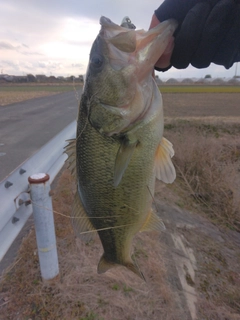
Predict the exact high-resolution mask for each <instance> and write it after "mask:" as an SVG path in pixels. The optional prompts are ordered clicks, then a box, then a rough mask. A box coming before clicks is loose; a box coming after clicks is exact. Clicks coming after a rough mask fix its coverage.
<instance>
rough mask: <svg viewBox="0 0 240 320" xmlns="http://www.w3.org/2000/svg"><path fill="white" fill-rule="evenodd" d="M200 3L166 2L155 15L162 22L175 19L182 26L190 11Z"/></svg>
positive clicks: (184, 0) (183, 0)
mask: <svg viewBox="0 0 240 320" xmlns="http://www.w3.org/2000/svg"><path fill="white" fill-rule="evenodd" d="M198 2H199V1H198V0H165V1H164V2H163V3H162V4H161V5H160V7H159V8H158V9H157V10H155V15H156V17H157V18H158V20H159V21H161V22H162V21H164V20H167V19H171V18H173V19H176V20H177V21H178V23H180V24H181V23H182V21H183V20H184V18H185V16H186V14H187V13H188V11H189V10H190V9H191V8H192V7H194V6H195V5H196V4H197V3H198Z"/></svg>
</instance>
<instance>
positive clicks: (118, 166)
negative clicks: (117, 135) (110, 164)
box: [114, 140, 137, 187]
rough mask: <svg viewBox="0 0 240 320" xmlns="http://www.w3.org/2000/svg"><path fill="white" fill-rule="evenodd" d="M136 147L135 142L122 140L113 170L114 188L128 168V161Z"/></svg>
mask: <svg viewBox="0 0 240 320" xmlns="http://www.w3.org/2000/svg"><path fill="white" fill-rule="evenodd" d="M136 145H137V141H135V142H130V141H128V140H124V141H123V142H122V144H121V146H120V148H119V150H118V153H117V157H116V161H115V168H114V187H117V186H118V185H119V183H120V182H121V180H122V177H123V174H124V172H125V170H126V169H127V167H128V164H129V161H130V159H131V157H132V154H133V152H134V150H135V147H136Z"/></svg>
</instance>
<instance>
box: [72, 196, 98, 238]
mask: <svg viewBox="0 0 240 320" xmlns="http://www.w3.org/2000/svg"><path fill="white" fill-rule="evenodd" d="M71 219H72V225H73V229H74V232H75V234H76V236H78V237H80V238H81V239H82V240H83V241H84V242H86V243H87V242H89V241H91V240H92V238H93V236H94V235H95V233H96V232H95V231H96V230H95V228H94V227H93V225H92V223H91V222H90V220H89V218H88V216H87V214H86V212H85V209H84V208H83V205H82V202H81V200H80V197H79V194H78V192H76V194H75V197H74V201H73V208H72V213H71Z"/></svg>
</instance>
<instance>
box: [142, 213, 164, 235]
mask: <svg viewBox="0 0 240 320" xmlns="http://www.w3.org/2000/svg"><path fill="white" fill-rule="evenodd" d="M164 230H166V227H165V225H164V223H163V221H162V219H160V218H159V217H158V216H157V214H156V213H155V212H154V211H153V210H152V209H151V211H150V212H149V214H148V216H147V219H146V221H145V222H144V224H143V226H142V228H141V229H140V232H142V231H164Z"/></svg>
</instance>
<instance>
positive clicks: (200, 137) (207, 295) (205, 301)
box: [0, 120, 240, 320]
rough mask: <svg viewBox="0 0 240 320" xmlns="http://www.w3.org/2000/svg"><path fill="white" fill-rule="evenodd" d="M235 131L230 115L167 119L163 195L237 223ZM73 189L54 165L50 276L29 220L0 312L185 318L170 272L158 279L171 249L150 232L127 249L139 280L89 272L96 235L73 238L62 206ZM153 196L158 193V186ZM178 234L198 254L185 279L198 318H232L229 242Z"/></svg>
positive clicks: (4, 282) (7, 315)
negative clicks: (170, 167)
mask: <svg viewBox="0 0 240 320" xmlns="http://www.w3.org/2000/svg"><path fill="white" fill-rule="evenodd" d="M239 133H240V127H239V124H234V123H231V124H220V123H212V122H211V123H203V122H201V123H200V122H198V121H192V122H189V121H185V120H184V121H181V120H180V121H179V120H178V121H173V120H171V121H168V122H167V125H166V130H165V136H166V137H167V138H168V139H169V140H170V141H171V142H173V144H174V149H175V153H176V155H175V157H174V162H175V164H176V166H177V173H178V178H177V180H176V182H175V183H174V185H172V186H170V187H165V193H164V197H166V199H165V200H169V201H170V202H172V201H175V200H176V199H177V200H176V201H179V199H180V200H181V204H180V203H179V205H180V206H181V207H182V208H188V209H194V211H195V212H196V211H198V212H199V213H201V214H204V215H205V216H206V217H209V218H210V219H211V220H213V221H214V222H215V224H218V225H219V224H220V225H221V226H224V227H226V226H227V227H228V228H231V229H234V230H238V231H239V222H240V219H239V208H240V202H239V201H240V195H239V190H240V188H239V186H240V180H239V176H240V175H239V169H240V138H239V137H240V135H239ZM74 192H75V183H74V181H73V180H72V177H71V176H70V174H69V173H68V171H64V172H63V174H62V175H61V177H60V179H59V182H58V184H57V187H56V190H55V193H54V196H53V204H54V210H55V227H56V235H57V244H58V254H59V264H60V278H59V279H56V281H55V282H52V283H42V282H41V276H40V270H39V262H38V256H37V251H36V242H35V234H34V230H33V229H32V231H31V232H30V234H29V236H27V237H26V238H25V239H24V241H23V245H22V246H21V249H20V252H19V254H18V257H17V259H16V261H15V263H14V264H13V265H12V266H11V267H10V269H9V270H7V271H6V272H5V274H4V276H3V278H2V279H1V284H0V319H1V320H29V319H33V320H42V319H47V320H48V319H49V320H53V319H66V320H68V319H71V320H74V319H78V320H113V319H115V320H120V319H129V320H134V319H137V320H148V319H151V320H161V319H164V320H180V319H181V320H186V319H187V318H186V319H185V318H184V317H182V316H181V317H180V316H179V313H178V312H179V310H178V309H177V304H176V300H177V299H176V296H175V293H174V292H173V291H172V286H171V282H173V279H172V278H171V276H172V277H177V276H176V275H174V276H173V275H171V276H170V278H168V277H169V274H168V270H167V268H168V266H169V265H171V264H173V261H172V260H171V255H170V252H169V251H170V250H169V248H170V249H171V250H172V248H171V247H169V248H168V247H166V246H165V245H164V244H163V243H161V244H160V240H159V235H158V234H154V233H149V234H148V233H143V234H139V235H137V236H136V238H135V240H134V244H133V254H134V256H135V259H136V261H137V263H138V264H139V266H140V269H141V270H142V272H143V273H144V275H145V277H146V280H147V282H146V283H145V282H143V281H142V280H141V279H140V278H138V277H137V276H135V275H134V274H133V273H131V272H129V271H128V270H126V269H125V268H123V267H119V268H116V269H113V270H110V271H108V272H107V273H106V274H104V275H98V274H97V271H96V269H97V263H98V261H99V258H100V256H101V254H102V247H101V244H100V241H99V240H98V238H97V237H96V239H95V240H94V241H93V242H91V243H90V244H89V245H85V244H84V243H82V242H81V241H80V240H77V241H76V239H75V237H74V234H73V231H72V227H71V224H70V219H69V213H70V211H71V206H72V201H73V194H74ZM157 192H158V191H157ZM159 195H160V193H159ZM160 196H161V199H162V196H163V194H162V193H161V195H160ZM169 219H170V220H171V217H169ZM172 223H173V224H174V221H173V222H172ZM174 228H175V227H174ZM225 230H226V232H225V233H226V234H227V229H226V228H225ZM196 231H197V232H196ZM225 233H223V234H225ZM181 234H184V237H185V238H186V240H187V241H188V243H189V245H191V247H192V248H193V250H194V252H195V255H196V259H197V261H198V266H197V270H196V279H195V280H194V283H192V285H193V286H195V289H196V291H197V292H198V293H199V297H198V305H197V309H198V317H199V319H203V320H208V319H209V320H215V319H216V320H225V319H227V320H239V319H240V294H239V286H240V281H239V279H240V278H239V263H240V252H239V247H237V246H236V245H235V244H234V243H233V242H231V241H230V242H227V241H226V240H224V241H223V242H218V241H219V240H218V238H217V239H213V238H212V237H211V235H207V234H202V233H201V232H199V231H198V229H197V227H196V229H189V230H188V229H186V230H181ZM234 234H235V233H234ZM166 252H167V253H168V256H167V255H166ZM167 259H169V261H167ZM166 266H167V267H166ZM173 267H174V265H173Z"/></svg>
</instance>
